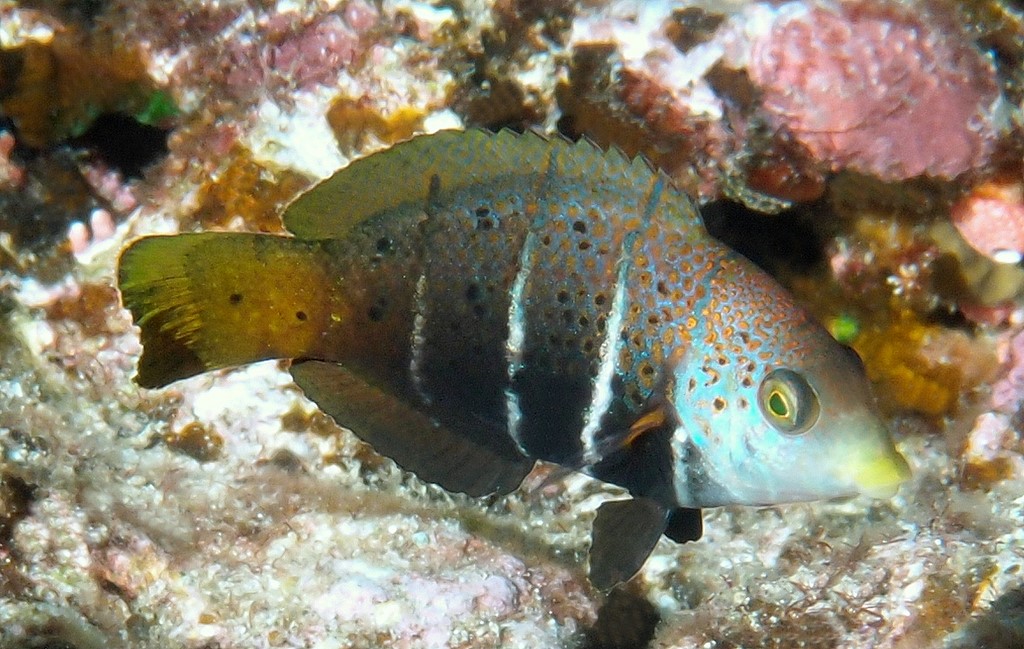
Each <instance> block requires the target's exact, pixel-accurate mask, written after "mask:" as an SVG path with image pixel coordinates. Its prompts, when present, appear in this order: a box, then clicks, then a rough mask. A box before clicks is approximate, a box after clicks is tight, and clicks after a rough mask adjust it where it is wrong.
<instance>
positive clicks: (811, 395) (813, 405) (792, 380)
mask: <svg viewBox="0 0 1024 649" xmlns="http://www.w3.org/2000/svg"><path fill="white" fill-rule="evenodd" d="M757 402H758V406H759V407H760V408H761V413H762V414H763V415H764V417H765V419H767V420H768V422H769V423H770V424H771V425H772V426H774V427H775V428H777V429H778V430H779V431H781V432H783V433H786V434H787V435H799V434H801V433H804V432H806V431H807V430H808V429H810V427H811V426H813V425H814V422H816V421H817V420H818V415H819V414H820V413H821V407H820V405H819V403H818V395H817V394H815V392H814V388H812V387H811V385H810V383H808V382H807V379H805V378H804V377H803V376H801V375H800V374H798V373H797V372H794V371H793V370H788V369H785V368H780V369H777V370H774V371H772V372H769V373H768V376H766V377H764V380H763V381H761V386H760V388H758V391H757Z"/></svg>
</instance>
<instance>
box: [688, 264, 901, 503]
mask: <svg viewBox="0 0 1024 649" xmlns="http://www.w3.org/2000/svg"><path fill="white" fill-rule="evenodd" d="M743 261H745V260H743ZM746 264H749V262H746ZM755 273H756V274H755ZM752 274H755V275H754V276H753V277H739V278H736V279H738V280H741V281H743V282H744V283H743V284H740V286H743V287H744V288H741V289H739V292H737V289H736V288H735V286H736V284H732V285H731V286H732V288H730V292H729V294H728V299H729V300H731V301H732V305H731V306H730V308H728V309H722V308H721V305H718V307H714V306H713V307H712V308H717V310H716V311H714V312H713V313H716V314H725V315H720V316H719V317H718V318H717V322H716V318H715V317H711V318H709V326H716V327H717V330H716V331H715V332H714V333H715V335H714V336H705V337H704V338H703V340H704V341H711V342H712V344H711V345H710V346H709V347H707V348H705V349H704V352H703V353H702V354H701V355H700V356H699V357H698V358H697V359H696V362H691V363H688V364H686V366H685V368H684V367H682V365H681V366H680V369H679V371H678V372H677V375H676V387H675V393H674V400H675V406H676V410H677V412H676V414H677V417H678V421H679V422H680V424H679V426H678V428H677V430H676V433H675V436H674V440H673V444H674V451H675V454H676V458H677V463H678V464H677V466H676V472H675V480H676V492H677V498H678V499H679V501H680V504H683V505H685V506H691V507H708V506H715V505H725V504H751V505H765V504H777V503H785V502H798V501H808V500H819V499H827V498H834V497H840V496H854V495H859V494H863V495H868V496H872V497H882V498H884V497H890V496H892V495H894V494H895V492H896V490H897V488H898V486H899V485H900V484H901V483H902V482H904V481H906V480H907V479H908V478H909V477H910V469H909V466H908V464H907V462H906V460H905V459H904V457H903V456H902V455H901V454H900V453H899V451H898V450H897V449H896V447H895V445H894V443H893V440H892V436H891V434H890V432H889V430H888V428H887V426H886V424H885V422H884V420H883V418H882V416H881V415H880V413H879V411H878V409H877V407H876V404H875V400H874V397H873V395H872V393H871V387H870V385H869V382H868V378H867V375H866V373H865V370H864V366H863V364H862V363H861V361H860V359H859V357H858V356H857V354H856V353H855V352H854V351H853V350H852V349H850V348H848V347H845V346H843V345H840V344H839V343H838V342H836V341H835V340H834V339H833V338H832V337H831V336H830V335H829V334H828V332H827V331H825V329H824V328H823V327H822V326H821V325H819V324H818V323H817V322H816V321H814V320H813V318H811V317H810V316H809V314H807V313H806V312H805V311H804V310H803V309H801V308H800V307H799V306H798V305H796V304H795V303H794V302H793V301H792V298H791V297H789V296H788V294H787V293H786V292H785V291H784V290H783V289H782V288H781V287H779V286H778V285H777V284H775V282H774V280H771V279H770V278H769V277H767V276H766V275H763V273H760V271H757V270H756V269H751V268H749V267H744V268H743V273H741V275H752ZM719 279H721V278H719ZM745 292H746V293H748V294H747V295H744V293H745ZM723 299H724V298H723ZM744 299H746V300H747V301H748V304H746V305H744V304H743V302H742V301H743V300H744ZM714 301H715V294H714V287H713V288H712V299H711V303H712V304H714ZM750 303H753V304H757V303H762V304H765V305H768V306H769V309H770V310H769V311H768V313H770V315H768V316H764V315H760V314H759V316H758V317H760V320H757V319H755V320H754V321H753V322H752V323H748V324H747V325H746V326H745V327H741V326H740V325H739V323H738V318H741V317H744V316H747V315H750V313H751V311H750ZM730 334H731V335H730ZM694 348H695V349H696V346H695V347H694Z"/></svg>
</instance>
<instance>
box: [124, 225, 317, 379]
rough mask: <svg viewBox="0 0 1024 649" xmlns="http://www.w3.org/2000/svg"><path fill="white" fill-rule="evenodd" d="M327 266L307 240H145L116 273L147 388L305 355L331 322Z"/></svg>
mask: <svg viewBox="0 0 1024 649" xmlns="http://www.w3.org/2000/svg"><path fill="white" fill-rule="evenodd" d="M327 267H328V260H327V259H326V256H325V253H324V252H323V249H322V248H321V247H320V246H319V245H318V244H317V242H315V241H302V240H297V239H292V238H288V237H279V236H272V235H261V234H246V233H224V232H207V233H199V234H179V235H174V236H161V237H146V238H143V239H139V240H138V241H135V242H134V243H132V244H131V245H130V246H129V247H128V248H127V249H126V250H125V251H124V252H123V253H122V254H121V260H120V264H119V267H118V286H119V288H120V290H121V298H122V301H123V302H124V305H125V307H127V308H128V309H129V310H130V311H131V312H132V316H133V317H134V319H135V323H136V324H137V325H138V326H139V327H140V328H141V330H142V334H141V340H142V348H143V352H142V357H141V358H140V359H139V371H138V375H137V376H136V381H137V382H138V383H139V385H141V386H143V387H147V388H154V387H160V386H163V385H167V384H168V383H171V382H172V381H176V380H178V379H182V378H186V377H189V376H193V375H195V374H200V373H202V372H205V371H208V370H211V369H216V368H221V367H230V366H234V365H242V364H245V363H252V362H255V361H258V360H264V359H268V358H294V357H297V356H304V355H307V354H309V353H310V351H311V347H312V346H313V345H315V344H316V340H318V339H319V338H320V337H322V333H323V331H324V328H325V327H327V326H329V324H330V322H331V321H332V316H333V318H334V320H337V315H336V314H332V311H331V305H330V304H329V300H328V299H327V297H326V296H327V295H329V286H328V282H329V281H330V273H328V272H327Z"/></svg>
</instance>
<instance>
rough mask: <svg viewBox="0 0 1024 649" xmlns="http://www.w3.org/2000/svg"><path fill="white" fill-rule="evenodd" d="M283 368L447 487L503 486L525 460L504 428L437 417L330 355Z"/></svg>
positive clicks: (350, 422)
mask: <svg viewBox="0 0 1024 649" xmlns="http://www.w3.org/2000/svg"><path fill="white" fill-rule="evenodd" d="M291 373H292V378H294V379H295V383H296V384H298V386H299V387H300V388H302V391H303V392H304V393H305V394H306V396H307V397H309V399H310V400H311V401H313V402H314V403H316V405H318V406H319V407H320V409H321V410H323V411H324V412H326V413H327V414H329V415H330V416H331V417H333V418H334V420H335V421H336V422H338V424H340V425H342V426H345V427H348V428H351V429H352V431H353V432H354V433H355V434H356V435H358V436H359V437H360V438H362V439H363V440H364V441H366V442H368V443H369V444H370V445H371V446H373V448H374V449H375V450H376V451H377V452H378V453H381V454H382V455H386V456H387V457H389V458H391V459H393V460H394V461H395V462H397V463H398V465H399V466H401V467H402V468H403V469H406V470H407V471H412V472H413V473H415V474H416V475H417V476H418V477H419V478H420V479H422V480H425V481H427V482H433V483H435V484H439V485H441V486H442V487H444V488H445V489H447V490H448V491H458V492H462V493H466V494H469V495H471V496H483V495H486V494H493V493H501V494H504V493H508V492H510V491H512V490H513V489H515V488H516V487H518V486H519V483H520V482H522V480H523V478H524V477H525V476H526V474H527V473H529V471H530V469H531V468H532V467H533V460H530V459H528V458H526V457H523V455H522V454H520V453H519V452H518V451H517V450H516V449H515V448H514V446H513V445H512V442H511V441H509V440H507V436H505V435H498V434H496V433H492V431H489V430H480V428H481V427H482V426H484V424H482V423H481V422H479V421H473V420H469V419H466V420H459V421H448V422H440V421H438V420H436V419H434V418H432V417H431V416H429V415H428V414H425V413H424V412H422V411H421V410H420V409H418V408H415V407H413V406H411V405H410V404H408V403H405V402H404V401H403V400H402V399H400V398H398V397H396V396H394V395H392V394H390V393H388V392H386V391H384V390H381V389H379V388H377V387H375V386H373V385H371V384H369V383H368V382H366V381H365V380H363V379H362V378H361V377H359V376H357V375H356V374H354V373H353V372H350V371H348V370H347V369H345V368H344V367H342V366H340V365H337V364H335V363H324V362H320V361H305V362H302V363H296V364H294V365H292V368H291ZM470 428H472V430H469V429H470Z"/></svg>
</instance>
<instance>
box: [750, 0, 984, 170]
mask: <svg viewBox="0 0 1024 649" xmlns="http://www.w3.org/2000/svg"><path fill="white" fill-rule="evenodd" d="M749 73H750V76H751V79H752V80H753V81H754V83H755V84H756V85H757V86H759V87H760V89H761V91H762V93H763V99H764V109H765V110H766V111H767V116H768V119H769V121H770V122H771V123H772V124H774V125H775V126H776V127H778V128H782V129H784V130H786V131H789V132H790V133H792V134H793V136H794V137H795V138H796V139H797V140H798V141H799V142H800V143H801V144H803V145H804V146H805V147H806V148H807V150H808V151H809V152H810V154H811V155H812V156H814V157H815V158H816V159H818V160H821V161H823V162H824V163H825V164H826V165H827V166H828V167H829V168H830V169H832V170H838V169H842V168H850V169H854V170H856V171H860V172H864V173H869V174H873V175H876V176H878V177H880V178H882V179H885V180H901V179H906V178H912V177H915V176H920V175H930V176H938V177H954V176H957V175H959V174H961V173H963V172H966V171H968V170H971V169H976V168H978V167H979V166H982V165H984V164H985V163H986V161H987V160H988V158H989V156H990V155H991V153H992V149H993V146H994V140H995V128H994V126H993V117H992V110H993V106H994V105H995V103H996V101H997V99H998V97H999V90H998V85H997V81H996V75H995V68H994V66H993V65H992V62H991V61H990V60H988V59H987V58H986V57H985V56H984V55H983V54H982V53H981V52H980V51H979V50H978V49H977V48H976V47H975V46H974V45H973V44H972V43H971V41H970V39H969V38H967V37H966V36H965V34H963V33H962V31H961V30H957V29H954V28H953V27H952V26H950V25H946V24H944V23H942V22H941V21H940V20H939V19H938V18H936V17H935V16H932V15H928V14H927V12H926V11H922V10H920V9H919V10H918V12H916V13H910V12H909V11H907V10H901V9H898V8H897V7H896V6H895V5H892V4H879V3H877V2H859V3H842V4H835V5H827V4H825V5H820V6H810V7H806V8H800V9H799V10H793V11H783V12H780V13H779V14H778V16H777V17H776V19H775V22H774V24H773V25H772V27H771V28H770V29H768V30H766V31H765V33H764V34H762V35H761V36H760V37H759V38H758V39H757V40H756V41H755V42H754V44H753V49H752V53H751V60H750V65H749Z"/></svg>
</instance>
